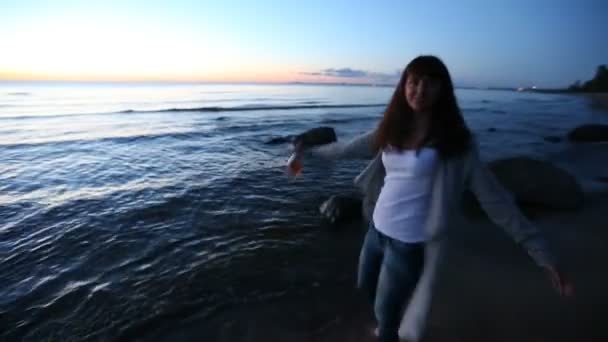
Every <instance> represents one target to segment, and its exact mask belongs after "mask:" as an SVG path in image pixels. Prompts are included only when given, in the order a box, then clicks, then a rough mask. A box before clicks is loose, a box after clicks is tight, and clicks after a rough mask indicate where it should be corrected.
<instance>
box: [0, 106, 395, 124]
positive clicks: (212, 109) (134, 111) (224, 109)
mask: <svg viewBox="0 0 608 342" xmlns="http://www.w3.org/2000/svg"><path fill="white" fill-rule="evenodd" d="M384 106H386V104H335V105H329V104H300V105H282V106H251V105H249V106H239V107H221V106H211V107H192V108H162V109H149V110H148V109H146V110H139V109H126V110H121V111H117V112H100V113H71V114H48V115H47V114H45V115H30V114H28V115H18V116H15V115H13V116H0V120H21V119H39V118H59V117H69V116H82V115H100V114H147V113H192V112H199V113H222V112H248V111H261V110H272V111H275V110H298V109H331V108H371V107H384Z"/></svg>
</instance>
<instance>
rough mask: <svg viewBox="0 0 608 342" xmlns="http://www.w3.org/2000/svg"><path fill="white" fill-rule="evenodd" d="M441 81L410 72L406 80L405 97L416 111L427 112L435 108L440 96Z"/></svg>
mask: <svg viewBox="0 0 608 342" xmlns="http://www.w3.org/2000/svg"><path fill="white" fill-rule="evenodd" d="M440 90H441V81H439V80H437V79H434V78H431V77H428V76H418V75H415V74H408V75H407V80H406V82H405V98H406V100H407V104H409V105H410V107H411V108H412V109H413V110H414V112H426V111H429V110H431V109H432V108H433V105H434V104H435V102H436V101H437V99H438V98H439V92H440Z"/></svg>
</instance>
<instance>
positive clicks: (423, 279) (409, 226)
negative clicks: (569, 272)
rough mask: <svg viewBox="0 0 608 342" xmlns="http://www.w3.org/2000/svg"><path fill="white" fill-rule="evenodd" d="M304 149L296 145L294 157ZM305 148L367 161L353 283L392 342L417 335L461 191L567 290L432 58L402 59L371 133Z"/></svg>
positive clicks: (362, 178)
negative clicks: (365, 224)
mask: <svg viewBox="0 0 608 342" xmlns="http://www.w3.org/2000/svg"><path fill="white" fill-rule="evenodd" d="M303 152H304V151H303V148H302V146H301V145H300V144H297V145H296V153H297V154H298V155H299V156H301V155H302V153H303ZM310 152H311V154H313V155H317V156H321V157H326V158H333V159H337V158H358V157H367V158H373V159H372V161H371V162H370V163H369V164H368V166H367V167H366V168H365V169H364V170H363V172H361V174H360V175H359V176H357V178H356V179H355V184H356V185H358V186H359V187H360V188H361V189H362V190H363V192H364V194H365V199H364V204H363V207H364V208H363V210H364V214H365V216H366V218H368V219H369V230H368V232H367V235H366V237H365V240H364V243H363V247H362V249H361V255H360V259H359V274H358V286H359V287H360V288H362V289H363V290H365V291H366V292H367V294H368V295H369V297H370V299H371V300H372V303H373V304H374V312H375V316H376V319H377V321H378V328H377V329H376V334H377V336H378V337H379V339H380V340H381V341H398V340H399V337H398V331H399V330H401V331H403V335H404V337H406V338H407V339H408V340H412V341H416V340H418V339H419V338H420V337H421V336H422V331H423V328H424V323H425V320H426V316H427V313H428V309H429V305H430V299H431V288H432V285H433V283H434V279H435V275H436V273H437V272H436V271H437V266H438V264H439V260H440V256H441V252H442V246H443V237H444V234H443V233H444V231H445V228H446V226H447V224H448V222H449V217H450V214H451V213H452V211H454V209H455V208H457V207H458V206H459V204H460V203H459V202H460V199H461V197H462V194H463V193H464V191H465V190H467V189H470V190H471V191H472V192H473V193H474V194H475V195H476V197H477V199H478V200H479V202H480V204H481V206H482V207H483V209H484V210H485V211H486V212H487V214H488V215H489V217H490V218H491V219H492V220H493V221H494V222H495V223H497V224H498V225H500V226H502V227H503V228H504V229H505V230H506V231H507V232H508V233H509V234H510V235H511V236H512V237H513V238H514V240H515V241H516V242H517V243H519V244H521V245H522V246H523V247H524V248H525V249H526V250H527V251H528V253H529V254H530V255H531V257H532V258H533V259H534V261H535V262H536V263H537V264H538V265H540V266H542V267H543V268H545V269H546V270H547V272H548V274H549V275H550V277H551V279H552V281H553V283H554V285H555V286H556V288H557V290H558V291H559V292H560V294H562V295H568V294H570V293H571V291H572V289H571V285H570V284H569V282H568V281H566V280H565V278H564V277H563V275H562V274H561V272H560V271H558V268H557V266H556V262H555V260H554V257H553V256H552V255H551V253H550V251H549V250H548V248H547V246H546V243H545V240H544V239H543V237H542V236H541V235H540V234H539V232H538V230H537V229H536V228H535V227H534V226H533V225H532V224H531V223H530V222H529V221H528V220H527V219H526V218H525V217H524V216H523V215H522V214H521V213H520V211H519V210H518V208H517V206H516V205H515V204H514V201H513V199H512V197H511V196H510V194H509V193H508V192H506V191H505V190H504V188H503V187H502V186H501V185H500V184H499V183H498V182H497V180H496V179H495V177H494V176H493V175H492V174H491V173H490V172H489V171H488V170H487V168H486V167H485V166H484V164H483V163H482V162H481V161H480V159H479V154H478V151H477V147H476V145H475V144H474V142H473V139H472V136H471V133H470V131H469V129H468V128H467V126H466V124H465V122H464V119H463V116H462V114H461V112H460V109H459V107H458V104H457V102H456V97H455V95H454V87H453V84H452V80H451V77H450V75H449V72H448V70H447V68H446V67H445V65H444V64H443V62H442V61H441V60H440V59H438V58H437V57H434V56H420V57H417V58H415V59H414V60H412V61H411V62H410V63H409V64H408V66H407V67H406V68H405V70H404V71H403V74H402V76H401V80H400V81H399V84H398V85H397V88H396V89H395V92H394V94H393V96H392V99H391V101H390V103H389V105H388V107H387V108H386V111H385V113H384V116H383V119H382V121H381V122H380V124H379V125H378V127H377V129H375V130H374V131H372V132H369V133H366V134H364V135H362V136H359V137H357V138H355V139H353V140H352V141H350V142H348V143H346V144H343V143H333V144H329V145H323V146H320V147H316V148H313V149H311V150H310ZM296 160H297V159H296ZM290 167H291V168H292V169H294V168H296V166H295V164H293V165H292V164H290ZM404 315H405V316H404ZM400 326H401V327H402V329H400Z"/></svg>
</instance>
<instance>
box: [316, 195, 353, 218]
mask: <svg viewBox="0 0 608 342" xmlns="http://www.w3.org/2000/svg"><path fill="white" fill-rule="evenodd" d="M361 205H362V201H361V198H358V197H354V196H346V195H334V196H331V197H330V198H329V199H327V200H326V201H325V202H323V204H321V206H320V207H319V211H320V212H321V215H322V216H323V217H324V218H325V219H326V220H327V221H329V223H331V224H334V225H338V224H342V223H346V222H350V221H353V220H358V219H361V215H362V208H361Z"/></svg>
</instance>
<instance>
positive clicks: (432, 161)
mask: <svg viewBox="0 0 608 342" xmlns="http://www.w3.org/2000/svg"><path fill="white" fill-rule="evenodd" d="M382 163H383V164H384V168H385V170H386V176H385V177H384V185H383V186H382V190H381V191H380V195H379V196H378V201H377V202H376V207H375V208H374V213H373V220H374V226H375V227H376V229H377V230H378V231H380V232H381V233H383V234H385V235H387V236H389V237H391V238H393V239H397V240H399V241H403V242H409V243H414V242H423V241H426V236H425V233H424V226H425V223H426V220H427V217H428V215H429V209H430V198H431V189H432V185H433V178H434V175H435V171H436V170H437V167H438V165H439V157H438V155H437V151H436V150H435V149H434V148H430V147H424V148H422V149H421V150H420V152H419V154H418V155H416V151H415V150H403V151H401V152H399V151H398V150H396V149H385V150H384V151H383V152H382Z"/></svg>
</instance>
